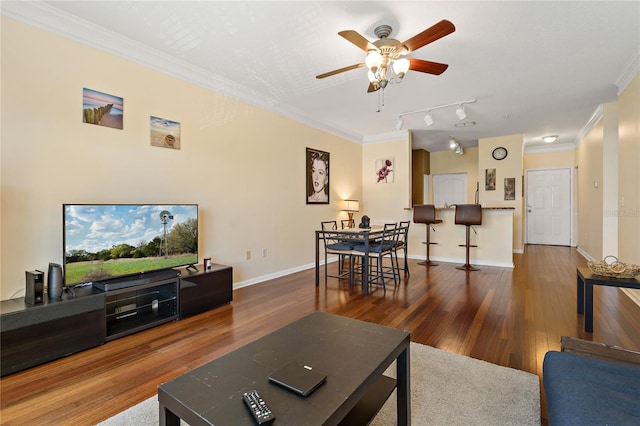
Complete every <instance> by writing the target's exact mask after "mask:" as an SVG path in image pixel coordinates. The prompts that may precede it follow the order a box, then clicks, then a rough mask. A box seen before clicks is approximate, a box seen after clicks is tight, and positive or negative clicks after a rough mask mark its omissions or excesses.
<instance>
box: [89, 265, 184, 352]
mask: <svg viewBox="0 0 640 426" xmlns="http://www.w3.org/2000/svg"><path fill="white" fill-rule="evenodd" d="M95 284H96V283H94V286H95ZM179 292H180V276H179V274H178V272H177V271H175V270H172V269H170V270H165V271H157V272H152V273H148V274H142V275H141V276H139V277H133V278H132V277H129V278H122V279H116V280H111V281H109V283H108V285H107V286H106V287H105V293H106V294H105V310H106V329H107V332H106V341H109V340H113V339H117V338H119V337H123V336H126V335H129V334H133V333H137V332H138V331H142V330H145V329H147V328H151V327H155V326H156V325H160V324H162V323H165V322H170V321H175V320H177V319H178V307H179V304H178V298H179Z"/></svg>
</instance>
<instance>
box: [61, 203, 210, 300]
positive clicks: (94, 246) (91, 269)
mask: <svg viewBox="0 0 640 426" xmlns="http://www.w3.org/2000/svg"><path fill="white" fill-rule="evenodd" d="M62 209H63V218H64V224H63V243H62V244H63V249H64V276H65V286H67V287H69V286H74V285H79V284H85V283H89V282H94V281H103V280H109V279H112V278H118V277H123V276H131V275H138V274H143V273H147V272H151V271H157V270H162V269H169V268H175V267H178V266H185V265H195V264H196V263H198V205H197V204H64V205H63V206H62Z"/></svg>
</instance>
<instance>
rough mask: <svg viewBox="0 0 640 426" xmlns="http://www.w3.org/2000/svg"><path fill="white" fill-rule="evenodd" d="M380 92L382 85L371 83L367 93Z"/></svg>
mask: <svg viewBox="0 0 640 426" xmlns="http://www.w3.org/2000/svg"><path fill="white" fill-rule="evenodd" d="M378 90H380V85H379V84H378V83H369V87H368V88H367V93H372V92H376V91H378Z"/></svg>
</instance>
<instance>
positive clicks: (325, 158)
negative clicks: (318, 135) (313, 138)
mask: <svg viewBox="0 0 640 426" xmlns="http://www.w3.org/2000/svg"><path fill="white" fill-rule="evenodd" d="M306 161H307V184H306V186H307V196H306V200H307V204H329V153H328V152H325V151H320V150H317V149H312V148H307V158H306Z"/></svg>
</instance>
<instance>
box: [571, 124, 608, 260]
mask: <svg viewBox="0 0 640 426" xmlns="http://www.w3.org/2000/svg"><path fill="white" fill-rule="evenodd" d="M602 138H603V125H602V121H600V122H599V123H598V124H596V126H595V127H594V128H593V129H591V131H590V132H589V133H588V134H587V135H586V137H585V138H584V140H582V142H581V143H580V144H579V145H578V148H577V149H576V162H577V165H578V171H577V185H576V187H577V192H578V205H577V210H578V224H579V225H578V237H577V240H578V248H579V249H580V250H581V251H583V252H584V253H586V254H587V255H588V256H591V257H593V258H595V259H601V258H602V212H603V206H602Z"/></svg>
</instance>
